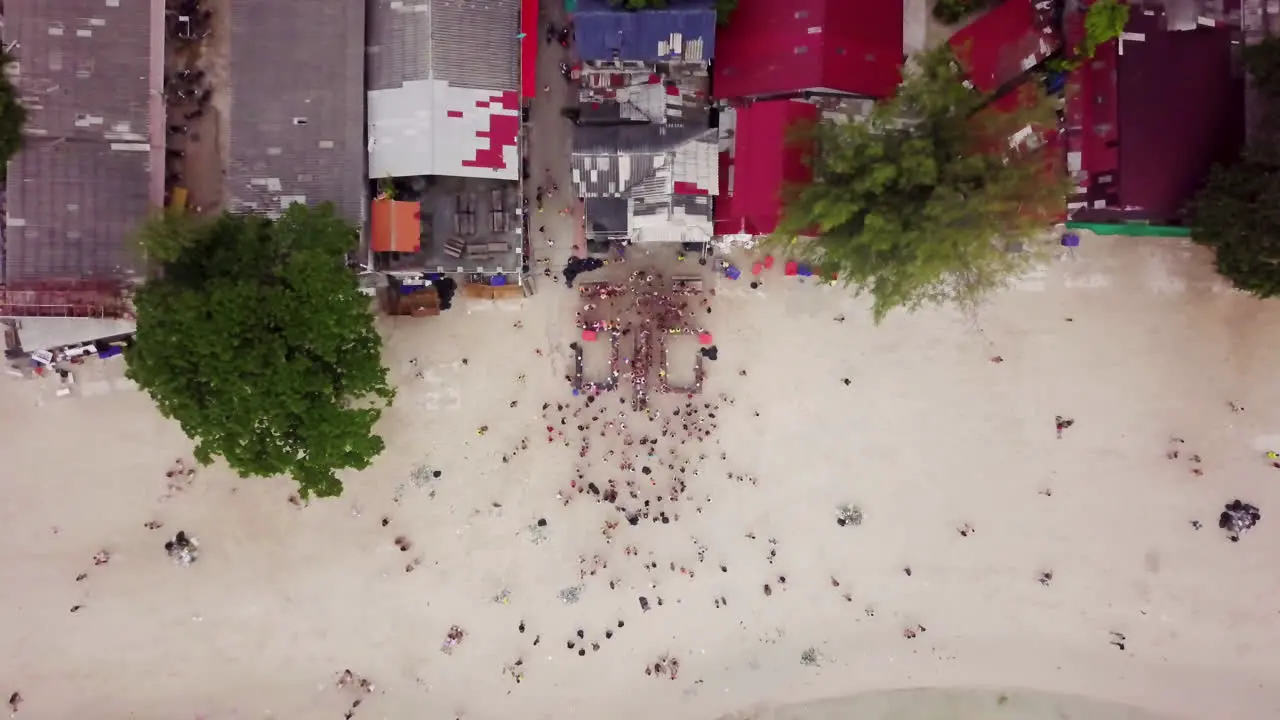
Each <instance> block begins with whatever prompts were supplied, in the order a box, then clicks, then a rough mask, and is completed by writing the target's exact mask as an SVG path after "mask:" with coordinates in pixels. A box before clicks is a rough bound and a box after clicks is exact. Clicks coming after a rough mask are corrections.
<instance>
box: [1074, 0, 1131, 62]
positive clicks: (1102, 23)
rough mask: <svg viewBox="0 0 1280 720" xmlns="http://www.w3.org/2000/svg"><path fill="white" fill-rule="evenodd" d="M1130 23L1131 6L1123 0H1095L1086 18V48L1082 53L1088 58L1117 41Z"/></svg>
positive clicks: (1086, 13)
mask: <svg viewBox="0 0 1280 720" xmlns="http://www.w3.org/2000/svg"><path fill="white" fill-rule="evenodd" d="M1128 22H1129V6H1128V5H1127V4H1125V3H1124V2H1121V0H1094V2H1093V4H1091V5H1090V6H1089V9H1088V10H1087V11H1086V12H1085V16H1084V47H1083V48H1081V49H1080V53H1081V54H1082V55H1084V56H1085V57H1087V58H1091V57H1093V53H1094V52H1095V51H1096V50H1097V48H1098V46H1099V45H1102V44H1104V43H1107V42H1110V41H1112V40H1115V39H1116V38H1118V37H1120V36H1121V35H1122V34H1124V26H1125V25H1126V24H1128Z"/></svg>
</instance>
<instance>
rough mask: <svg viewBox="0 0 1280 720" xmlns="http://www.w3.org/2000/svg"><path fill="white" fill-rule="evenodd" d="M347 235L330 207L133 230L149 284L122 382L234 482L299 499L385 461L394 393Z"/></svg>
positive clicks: (140, 299) (164, 219) (164, 221)
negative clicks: (275, 480)
mask: <svg viewBox="0 0 1280 720" xmlns="http://www.w3.org/2000/svg"><path fill="white" fill-rule="evenodd" d="M355 242H356V231H355V229H354V228H352V227H351V226H350V225H349V224H347V223H346V222H344V221H343V220H341V219H340V218H338V217H337V216H335V214H334V212H333V208H332V206H330V205H327V204H326V205H322V206H320V207H317V208H308V207H305V206H303V205H298V204H295V205H293V206H291V207H290V208H289V209H288V210H287V211H286V212H285V213H284V215H283V217H281V218H280V219H278V220H268V219H265V218H262V217H257V216H248V215H229V214H224V215H222V216H220V217H218V218H215V219H211V220H194V219H191V218H189V217H187V216H181V215H176V214H172V213H169V214H165V215H162V216H159V217H157V218H155V219H153V220H152V221H151V222H150V223H148V224H147V225H146V226H145V227H144V228H143V230H142V232H141V233H140V245H141V248H142V249H143V251H144V252H145V253H146V256H147V259H148V261H149V262H150V263H151V264H152V266H153V269H154V272H153V276H154V277H153V279H151V280H149V281H148V282H147V283H146V284H144V285H143V286H142V287H141V288H140V289H139V290H138V292H137V297H136V305H137V314H138V334H137V342H136V344H135V345H134V347H133V348H131V349H130V350H129V352H128V353H127V355H126V359H127V361H128V374H129V377H130V378H132V379H133V380H135V381H137V383H138V384H139V385H140V386H141V387H142V388H143V389H144V390H146V391H147V392H148V393H149V394H150V395H151V398H152V399H153V400H154V401H155V403H156V405H157V406H158V407H159V409H160V412H162V413H163V414H164V415H165V416H166V417H170V418H173V419H175V420H177V421H178V422H179V423H180V424H181V425H182V429H183V431H185V432H186V434H187V435H188V436H189V437H190V438H191V439H192V440H194V441H195V443H196V449H195V456H196V459H197V460H199V461H200V462H201V463H206V464H207V463H209V462H211V461H212V460H213V459H214V458H215V457H222V458H224V459H225V460H226V461H227V463H228V464H229V465H230V466H231V467H232V468H233V469H234V470H236V471H237V472H238V473H239V474H240V475H241V476H272V475H289V476H292V477H293V479H294V480H296V481H297V483H298V487H299V492H300V494H301V495H302V496H303V497H304V498H305V497H308V496H310V495H317V496H320V497H328V496H336V495H338V494H340V493H341V492H342V483H341V481H339V480H338V477H337V473H338V472H339V471H342V470H345V469H363V468H365V467H367V466H368V465H369V463H370V462H371V461H372V460H373V459H374V458H375V457H376V456H377V455H378V454H379V453H380V452H381V451H382V450H383V447H384V444H383V441H382V439H381V438H380V437H378V436H377V435H375V434H374V432H373V426H374V423H375V422H376V421H377V420H378V417H379V415H380V413H381V408H382V407H383V406H385V404H386V403H388V402H390V401H391V400H392V398H393V396H394V392H393V390H392V388H391V387H390V386H389V385H388V383H387V370H386V368H385V367H384V366H383V364H382V359H381V348H382V342H381V338H380V337H379V335H378V333H377V330H376V328H375V327H374V324H373V316H372V314H371V311H370V303H369V298H368V297H366V296H365V295H363V294H362V293H361V292H360V290H359V288H358V287H357V282H356V277H355V275H354V274H353V273H352V272H351V271H350V270H349V269H348V268H347V267H346V265H345V262H344V261H345V258H346V255H347V253H348V252H350V251H351V250H352V248H353V247H354V245H355Z"/></svg>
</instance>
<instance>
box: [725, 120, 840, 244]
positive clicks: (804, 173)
mask: <svg viewBox="0 0 1280 720" xmlns="http://www.w3.org/2000/svg"><path fill="white" fill-rule="evenodd" d="M817 118H818V109H817V107H815V106H814V105H812V104H810V103H807V102H798V101H794V100H770V101H765V102H756V103H752V104H750V105H747V106H745V107H742V108H739V109H738V110H737V125H736V129H735V131H734V152H733V154H732V156H730V153H727V152H726V153H721V155H720V188H721V191H722V192H721V195H720V196H719V197H718V198H716V203H715V232H716V234H718V235H734V234H748V235H768V234H769V233H771V232H773V231H774V229H775V228H777V226H778V218H779V217H780V215H781V212H782V191H783V188H784V187H785V186H786V185H787V184H791V183H807V182H809V180H810V179H811V178H812V177H813V174H812V171H811V169H810V168H809V166H808V165H807V164H806V163H805V156H806V154H807V153H808V148H807V147H806V146H805V143H803V142H801V143H788V142H787V140H788V139H789V138H790V135H789V133H790V132H791V128H792V127H794V126H795V125H796V124H797V123H803V122H812V121H816V120H817Z"/></svg>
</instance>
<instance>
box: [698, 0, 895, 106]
mask: <svg viewBox="0 0 1280 720" xmlns="http://www.w3.org/2000/svg"><path fill="white" fill-rule="evenodd" d="M902 34H903V3H902V1H901V0H863V1H862V2H849V0H792V1H791V2H776V1H775V0H740V2H739V4H738V7H737V9H736V10H734V12H733V16H732V22H730V23H729V24H728V25H726V26H725V27H723V28H721V29H720V33H719V36H718V38H717V41H716V42H717V48H716V58H715V64H714V66H713V68H712V69H713V81H712V86H711V89H712V92H713V94H714V96H715V97H716V98H717V99H721V100H725V101H728V102H733V103H737V102H741V101H743V100H748V99H769V98H779V97H794V96H813V95H835V96H859V97H870V98H883V97H888V96H890V95H892V94H893V93H894V90H895V89H896V88H897V87H898V83H900V82H901V81H902V75H901V69H902V59H903V58H902Z"/></svg>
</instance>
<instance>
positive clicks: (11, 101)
mask: <svg viewBox="0 0 1280 720" xmlns="http://www.w3.org/2000/svg"><path fill="white" fill-rule="evenodd" d="M11 62H13V56H12V55H9V54H7V53H3V52H0V177H3V174H4V170H3V168H4V165H5V163H7V162H9V161H10V160H12V159H13V156H14V155H17V154H18V150H20V149H22V127H23V125H25V124H26V122H27V109H26V108H25V107H23V106H22V103H20V102H18V90H17V88H15V87H14V86H13V84H12V83H10V82H9V78H8V76H6V75H5V74H4V72H3V70H4V68H6V67H8V65H9V63H11Z"/></svg>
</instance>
